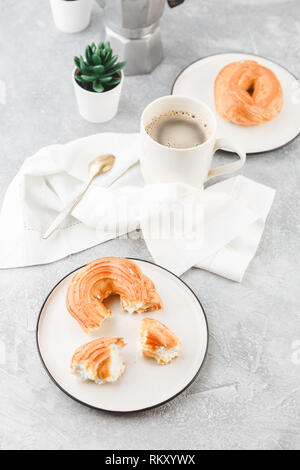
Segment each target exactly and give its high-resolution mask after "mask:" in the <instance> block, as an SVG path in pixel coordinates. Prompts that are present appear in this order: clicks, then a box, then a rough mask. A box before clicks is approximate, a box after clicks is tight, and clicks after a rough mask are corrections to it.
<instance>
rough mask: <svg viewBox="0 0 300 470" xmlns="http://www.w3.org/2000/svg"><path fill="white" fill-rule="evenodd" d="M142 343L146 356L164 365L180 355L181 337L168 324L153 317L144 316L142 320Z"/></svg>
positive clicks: (142, 349)
mask: <svg viewBox="0 0 300 470" xmlns="http://www.w3.org/2000/svg"><path fill="white" fill-rule="evenodd" d="M140 345H141V352H142V353H143V355H144V356H146V357H150V358H152V359H155V360H156V361H157V362H158V363H159V364H162V365H165V364H169V363H170V362H171V361H172V360H173V359H175V358H177V357H179V350H180V340H179V338H177V336H176V335H175V333H173V331H171V330H170V329H169V328H168V327H167V326H166V325H164V324H163V323H161V322H160V321H158V320H155V319H153V318H144V319H143V320H142V322H141V325H140Z"/></svg>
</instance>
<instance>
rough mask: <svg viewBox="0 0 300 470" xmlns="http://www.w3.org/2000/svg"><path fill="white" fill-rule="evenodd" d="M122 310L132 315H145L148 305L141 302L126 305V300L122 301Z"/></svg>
mask: <svg viewBox="0 0 300 470" xmlns="http://www.w3.org/2000/svg"><path fill="white" fill-rule="evenodd" d="M121 304H122V308H123V310H124V312H127V313H129V314H130V315H132V314H133V313H143V312H145V310H146V309H147V305H145V304H143V302H141V301H136V302H131V303H130V304H126V302H125V301H124V300H121Z"/></svg>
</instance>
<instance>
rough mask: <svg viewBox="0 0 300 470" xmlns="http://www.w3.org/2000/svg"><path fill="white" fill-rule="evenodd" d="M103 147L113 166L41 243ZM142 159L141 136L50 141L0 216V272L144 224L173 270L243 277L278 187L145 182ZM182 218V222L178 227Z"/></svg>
mask: <svg viewBox="0 0 300 470" xmlns="http://www.w3.org/2000/svg"><path fill="white" fill-rule="evenodd" d="M103 153H113V154H114V155H115V156H116V164H115V167H114V168H113V169H112V171H111V172H109V173H107V174H105V175H102V176H101V177H99V178H97V179H96V180H95V182H94V183H93V185H92V186H91V187H90V189H89V191H88V192H87V194H86V195H85V197H84V198H83V200H82V201H81V203H80V204H79V205H78V206H77V208H76V209H75V210H74V211H73V215H72V216H71V217H69V219H68V220H67V221H66V223H65V224H64V225H63V226H62V227H61V229H60V230H58V231H57V232H56V233H55V234H54V235H53V236H52V237H51V238H49V239H48V240H43V239H42V234H43V233H44V232H45V230H46V229H47V228H48V226H49V225H50V223H51V222H52V221H53V219H54V218H55V216H56V215H57V214H58V212H60V211H61V210H62V209H63V207H64V206H65V204H66V203H68V202H69V201H70V200H72V199H73V197H74V196H75V195H77V193H79V192H80V190H81V189H82V186H83V183H84V181H86V180H87V178H88V172H87V168H88V163H89V162H90V161H91V160H92V159H93V158H95V157H96V156H98V155H100V154H103ZM137 162H138V134H115V133H107V134H98V135H95V136H90V137H86V138H83V139H79V140H76V141H73V142H71V143H69V144H66V145H52V146H50V147H46V148H44V149H42V150H40V151H39V152H38V153H37V154H35V155H34V156H33V157H30V158H28V159H27V160H25V162H24V164H23V166H22V168H21V169H20V171H19V172H18V174H17V176H16V177H15V178H14V180H13V181H12V183H11V185H10V186H9V188H8V190H7V193H6V195H5V198H4V203H3V207H2V211H1V214H0V268H13V267H20V266H29V265H36V264H45V263H49V262H52V261H55V260H58V259H61V258H63V257H65V256H67V255H69V254H71V253H76V252H79V251H81V250H84V249H86V248H89V247H91V246H94V245H97V244H99V243H102V242H104V241H106V240H109V239H111V238H114V237H115V236H117V235H123V234H126V233H128V232H130V231H131V230H135V229H136V228H138V227H140V228H141V229H142V232H143V236H144V239H145V242H146V244H147V246H148V248H149V251H150V253H151V255H152V257H153V259H154V261H155V262H157V263H158V264H160V265H162V266H165V267H167V268H168V269H170V270H171V271H173V272H175V273H176V274H178V275H180V274H182V273H183V272H185V271H186V270H187V269H189V268H190V267H192V266H196V267H199V268H203V269H206V270H209V271H211V272H215V273H217V274H219V275H221V276H224V277H227V278H229V279H232V280H235V281H241V280H242V278H243V275H244V273H245V271H246V269H247V266H248V264H249V263H250V261H251V259H252V258H253V256H254V255H255V253H256V250H257V247H258V244H259V241H260V238H261V236H262V233H263V230H264V224H265V220H266V218H267V215H268V213H269V210H270V207H271V205H272V201H273V198H274V194H275V192H274V190H273V189H271V188H268V187H266V186H264V185H261V184H258V183H255V182H254V181H251V180H249V179H248V178H245V177H243V176H236V177H233V178H230V179H227V180H225V181H224V182H221V183H218V184H215V185H213V186H211V187H210V188H208V189H207V190H205V191H200V190H198V189H196V188H193V187H190V186H186V185H183V184H167V185H148V186H144V184H143V179H142V176H141V174H140V170H139V165H138V164H137ZM180 214H181V215H182V216H183V218H184V223H183V222H182V220H181V221H180V220H177V222H179V223H177V225H176V223H175V224H174V221H175V222H176V218H177V219H178V216H179V215H180ZM170 220H172V221H173V222H172V223H173V229H174V228H175V230H173V231H171V232H170ZM182 229H183V230H182ZM112 255H113V253H112Z"/></svg>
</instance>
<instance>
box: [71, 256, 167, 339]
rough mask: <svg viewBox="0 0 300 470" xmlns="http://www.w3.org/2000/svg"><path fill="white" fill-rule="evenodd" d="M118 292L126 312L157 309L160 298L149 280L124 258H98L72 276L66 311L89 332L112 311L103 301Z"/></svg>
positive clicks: (160, 306) (98, 326)
mask: <svg viewBox="0 0 300 470" xmlns="http://www.w3.org/2000/svg"><path fill="white" fill-rule="evenodd" d="M112 294H118V295H120V297H121V305H122V309H123V310H124V311H125V312H128V313H143V312H151V311H154V310H160V309H161V308H162V302H161V299H160V297H159V295H158V293H157V291H156V289H155V286H154V284H153V282H152V281H151V279H149V278H148V277H147V276H145V275H144V274H143V273H142V271H141V270H140V268H139V267H138V266H137V265H136V264H135V263H134V262H133V261H131V260H128V259H126V258H114V257H107V258H99V259H97V260H95V261H93V262H92V263H89V264H88V265H87V266H85V267H84V268H82V269H81V270H80V271H79V272H78V273H77V274H76V275H75V276H74V277H73V279H72V281H71V283H70V285H69V288H68V292H67V298H66V304H67V308H68V311H69V313H70V314H71V315H72V316H73V317H74V318H75V320H77V322H78V323H79V325H80V326H81V327H82V328H83V330H84V331H85V332H86V333H88V334H90V333H92V332H94V331H95V330H97V329H98V328H100V326H101V324H102V322H103V320H105V318H106V317H110V316H112V312H111V311H110V310H109V309H107V308H106V306H105V305H104V303H103V300H105V299H106V298H107V297H109V296H110V295H112Z"/></svg>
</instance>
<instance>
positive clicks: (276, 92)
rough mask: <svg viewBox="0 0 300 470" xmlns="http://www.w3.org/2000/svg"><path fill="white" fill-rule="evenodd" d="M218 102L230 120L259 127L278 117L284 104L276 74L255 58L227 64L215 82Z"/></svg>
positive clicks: (224, 114)
mask: <svg viewBox="0 0 300 470" xmlns="http://www.w3.org/2000/svg"><path fill="white" fill-rule="evenodd" d="M215 104H216V109H217V111H218V113H219V114H220V115H221V116H222V117H223V118H224V119H226V120H227V121H230V122H233V123H235V124H239V125H241V126H256V125H259V124H262V123H264V122H267V121H270V120H271V119H274V118H275V117H276V116H277V115H278V114H279V113H280V112H281V109H282V106H283V91H282V87H281V84H280V82H279V80H278V79H277V77H276V75H275V74H274V73H273V72H272V71H271V70H269V69H268V68H266V67H263V66H262V65H260V64H258V63H257V62H256V61H254V60H245V61H242V62H234V63H232V64H229V65H227V66H226V67H224V68H223V69H222V70H221V72H220V73H219V75H218V76H217V79H216V81H215Z"/></svg>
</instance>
